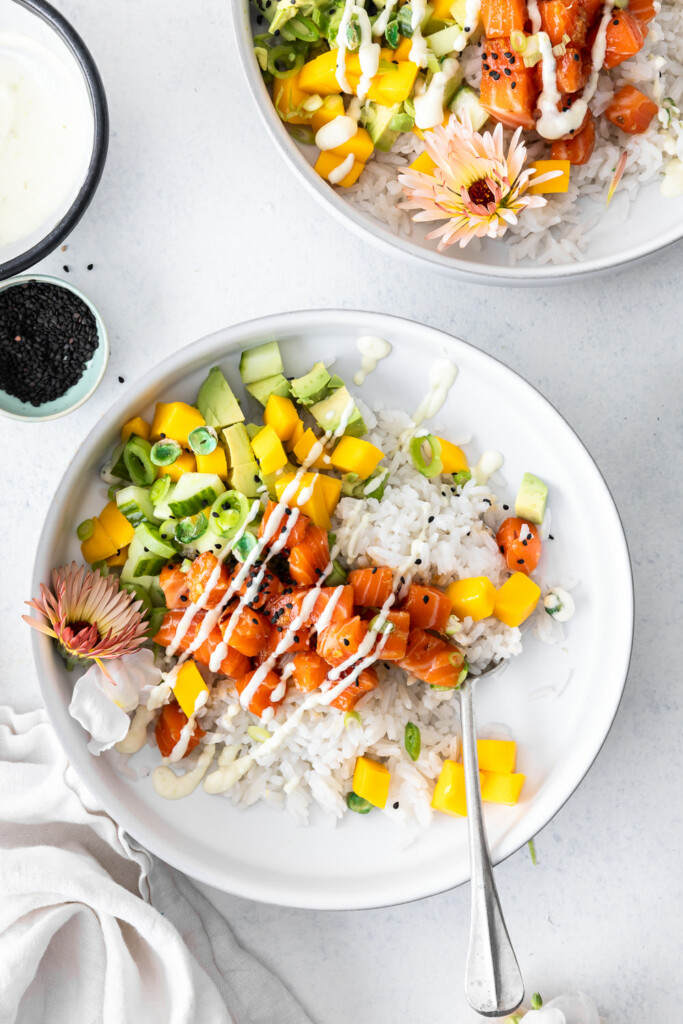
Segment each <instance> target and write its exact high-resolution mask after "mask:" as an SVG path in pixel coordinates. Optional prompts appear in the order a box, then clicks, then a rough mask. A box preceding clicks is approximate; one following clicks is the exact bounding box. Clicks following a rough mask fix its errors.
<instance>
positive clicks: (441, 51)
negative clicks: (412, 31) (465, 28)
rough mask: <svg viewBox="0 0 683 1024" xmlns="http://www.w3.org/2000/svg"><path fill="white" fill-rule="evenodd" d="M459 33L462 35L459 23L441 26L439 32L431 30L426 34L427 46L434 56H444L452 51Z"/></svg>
mask: <svg viewBox="0 0 683 1024" xmlns="http://www.w3.org/2000/svg"><path fill="white" fill-rule="evenodd" d="M460 35H462V28H461V27H460V25H458V24H455V25H449V26H448V28H442V29H441V31H440V32H432V34H431V35H429V36H427V46H428V47H429V49H430V50H431V51H432V53H433V54H434V55H435V56H436V57H445V56H446V54H448V53H451V52H452V50H453V46H454V43H455V41H456V39H458V38H459V37H460Z"/></svg>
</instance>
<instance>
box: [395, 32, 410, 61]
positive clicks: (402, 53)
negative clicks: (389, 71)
mask: <svg viewBox="0 0 683 1024" xmlns="http://www.w3.org/2000/svg"><path fill="white" fill-rule="evenodd" d="M412 48H413V40H412V39H408V38H406V36H402V37H401V41H400V43H399V44H398V46H397V47H396V49H395V50H394V56H393V60H397V61H398V60H410V51H411V50H412Z"/></svg>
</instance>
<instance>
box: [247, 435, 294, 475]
mask: <svg viewBox="0 0 683 1024" xmlns="http://www.w3.org/2000/svg"><path fill="white" fill-rule="evenodd" d="M251 447H252V448H253V451H254V455H255V456H256V458H257V459H258V463H259V466H260V467H261V472H262V473H264V474H265V475H266V476H269V475H270V474H271V473H277V471H278V469H282V468H283V467H284V466H286V465H287V453H286V451H285V450H284V448H283V447H282V441H281V440H280V438H279V437H278V436H277V434H276V433H275V431H274V430H273V428H272V427H271V426H269V425H267V426H265V427H263V429H262V430H259V432H258V434H256V435H255V436H254V437H252V439H251Z"/></svg>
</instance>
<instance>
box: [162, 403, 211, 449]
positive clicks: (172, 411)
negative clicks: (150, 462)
mask: <svg viewBox="0 0 683 1024" xmlns="http://www.w3.org/2000/svg"><path fill="white" fill-rule="evenodd" d="M205 425H206V424H205V423H204V417H203V416H202V414H201V413H200V411H199V409H195V408H194V406H192V405H188V404H187V402H157V406H156V409H155V410H154V419H153V420H152V432H151V435H150V436H151V437H152V438H153V439H154V440H155V441H156V440H157V439H158V438H160V437H161V436H162V435H163V436H164V437H171V438H173V440H174V441H179V442H180V443H181V444H182V445H185V446H186V445H187V443H188V441H187V438H188V434H190V433H191V432H192V431H193V430H194V429H195V427H203V426H205Z"/></svg>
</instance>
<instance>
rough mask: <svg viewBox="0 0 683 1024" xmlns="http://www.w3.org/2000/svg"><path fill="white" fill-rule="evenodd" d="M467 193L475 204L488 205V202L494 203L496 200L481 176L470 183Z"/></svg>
mask: <svg viewBox="0 0 683 1024" xmlns="http://www.w3.org/2000/svg"><path fill="white" fill-rule="evenodd" d="M467 194H468V195H469V197H470V200H471V201H472V202H473V203H476V205H477V206H488V205H489V203H495V201H496V197H495V196H494V194H493V192H492V191H491V189H490V188H489V187H488V185H487V184H486V182H485V181H484V179H483V178H480V179H479V181H475V182H474V183H473V184H472V185H470V187H469V188H468V189H467Z"/></svg>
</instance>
